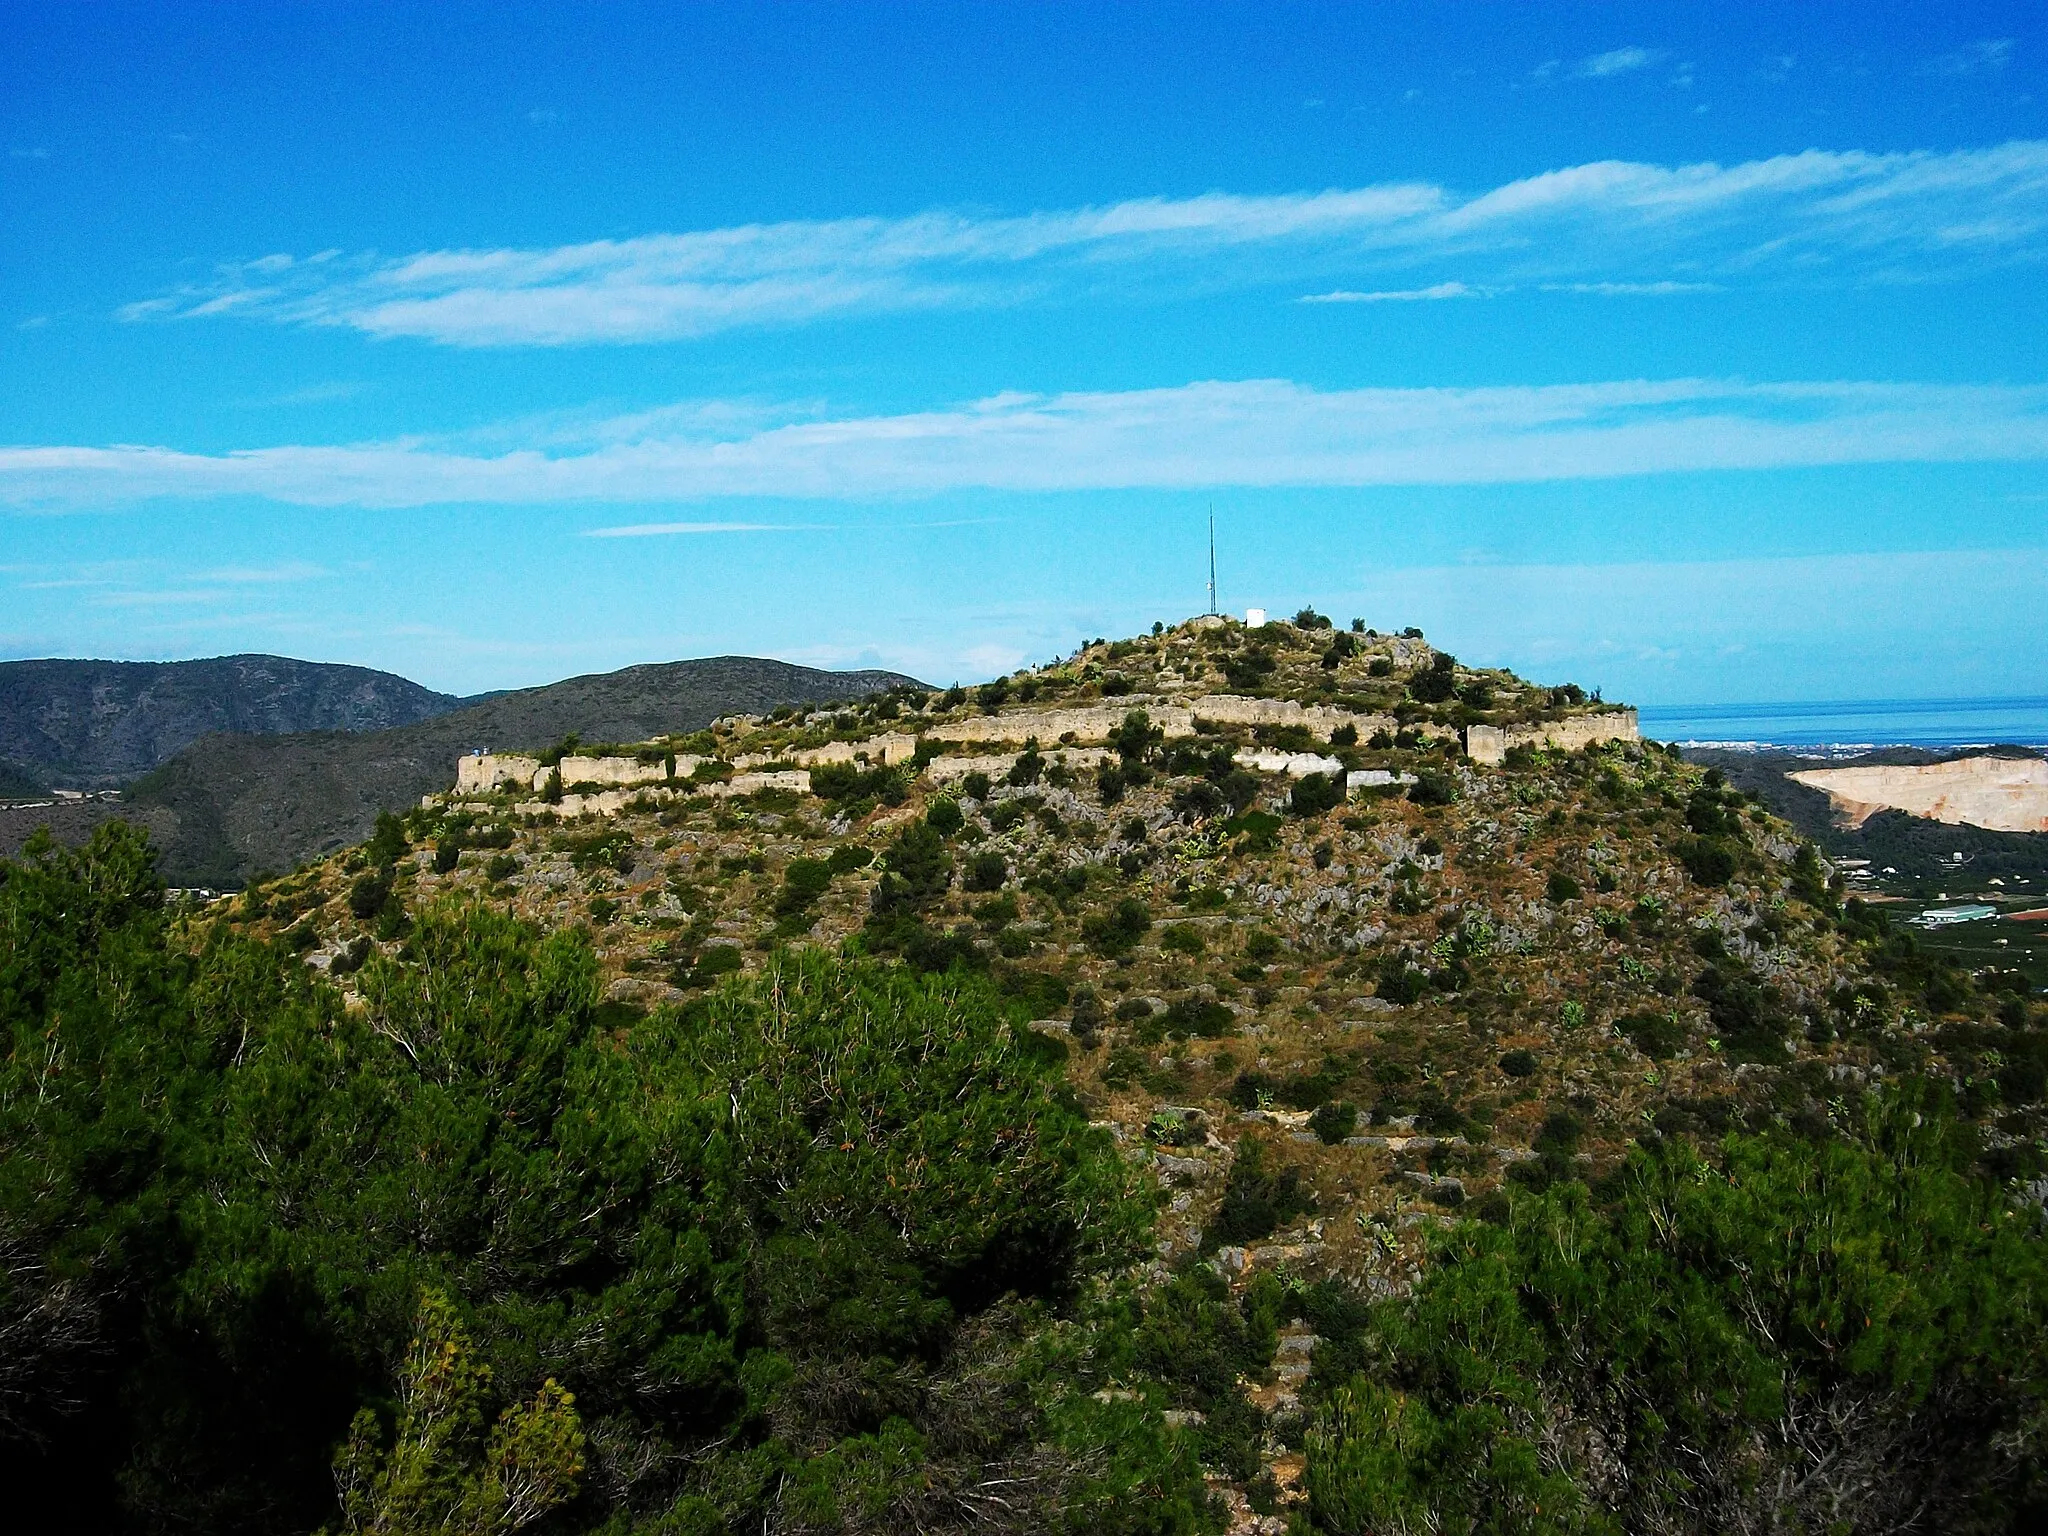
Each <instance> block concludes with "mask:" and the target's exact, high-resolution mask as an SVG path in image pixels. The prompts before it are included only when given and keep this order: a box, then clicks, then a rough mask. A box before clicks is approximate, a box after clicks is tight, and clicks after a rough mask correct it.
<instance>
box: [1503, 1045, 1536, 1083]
mask: <svg viewBox="0 0 2048 1536" xmlns="http://www.w3.org/2000/svg"><path fill="white" fill-rule="evenodd" d="M1537 1066H1538V1062H1537V1060H1536V1053H1535V1052H1534V1051H1529V1050H1523V1049H1521V1048H1519V1047H1518V1048H1516V1049H1515V1050H1512V1051H1509V1052H1508V1053H1507V1054H1506V1055H1505V1056H1503V1057H1501V1059H1500V1069H1501V1071H1503V1072H1505V1073H1507V1075H1508V1076H1509V1077H1534V1076H1535V1075H1536V1069H1537Z"/></svg>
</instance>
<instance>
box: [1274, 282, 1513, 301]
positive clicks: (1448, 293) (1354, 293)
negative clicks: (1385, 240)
mask: <svg viewBox="0 0 2048 1536" xmlns="http://www.w3.org/2000/svg"><path fill="white" fill-rule="evenodd" d="M1485 293H1486V290H1484V289H1482V288H1474V287H1472V286H1471V285H1470V284H1468V283H1459V282H1448V283H1431V284H1430V285H1429V286H1428V287H1427V288H1381V289H1377V290H1374V291H1372V292H1369V293H1360V292H1359V291H1358V290H1356V289H1354V288H1339V289H1336V290H1335V291H1334V292H1331V293H1308V294H1303V295H1302V297H1301V302H1302V303H1304V304H1388V303H1395V304H1398V303H1415V302H1418V301H1427V300H1431V299H1471V298H1484V297H1485Z"/></svg>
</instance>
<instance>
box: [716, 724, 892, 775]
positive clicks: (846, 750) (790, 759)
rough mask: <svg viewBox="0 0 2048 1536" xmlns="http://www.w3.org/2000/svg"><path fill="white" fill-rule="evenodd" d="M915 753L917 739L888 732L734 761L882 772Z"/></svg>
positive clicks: (747, 764) (749, 764) (748, 764)
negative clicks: (854, 766)
mask: <svg viewBox="0 0 2048 1536" xmlns="http://www.w3.org/2000/svg"><path fill="white" fill-rule="evenodd" d="M916 753H917V738H916V737H915V736H906V735H904V734H902V733H901V732H900V731H887V732H884V733H883V734H882V735H880V736H870V737H868V739H867V740H866V741H828V742H826V743H825V744H824V745H823V746H822V747H797V748H793V749H792V750H790V751H787V752H778V753H775V754H772V755H771V754H768V753H765V752H749V753H747V754H745V755H743V756H740V757H736V758H734V759H733V766H734V767H736V768H753V767H758V766H760V765H761V764H763V763H771V762H782V763H795V764H797V765H798V766H799V767H803V768H819V767H823V766H824V765H826V764H828V763H858V762H866V763H868V764H870V765H872V766H874V767H877V768H881V767H887V766H888V765H889V764H891V763H907V762H909V761H910V759H911V758H912V757H913V756H915V755H916ZM678 771H679V772H680V770H678Z"/></svg>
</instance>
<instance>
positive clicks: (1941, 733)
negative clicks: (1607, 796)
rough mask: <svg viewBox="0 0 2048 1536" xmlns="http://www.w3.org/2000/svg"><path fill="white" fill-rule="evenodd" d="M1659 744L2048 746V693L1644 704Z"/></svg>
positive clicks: (1819, 750)
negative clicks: (2007, 696) (2005, 696)
mask: <svg viewBox="0 0 2048 1536" xmlns="http://www.w3.org/2000/svg"><path fill="white" fill-rule="evenodd" d="M1637 717H1638V719H1639V720H1640V722H1641V724H1642V729H1643V734H1644V735H1645V736H1647V737H1649V738H1650V739H1651V740H1653V741H1675V742H1678V743H1679V744H1680V745H1682V746H1689V747H1728V748H1736V749H1749V750H1752V751H1765V750H1769V749H1771V748H1778V747H1783V748H1797V749H1798V750H1800V751H1802V752H1812V753H1814V754H1816V755H1819V756H1827V757H1833V756H1850V755H1853V754H1855V753H1857V752H1867V751H1869V750H1870V749H1871V748H1873V747H1927V748H1931V749H1951V750H1952V749H1955V748H1960V747H1984V746H2022V747H2035V748H2048V697H2042V698H2016V699H1853V700H1837V701H1834V702H1820V703H1794V704H1783V703H1779V704H1644V705H1640V706H1638V709H1637Z"/></svg>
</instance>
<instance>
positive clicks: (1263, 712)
mask: <svg viewBox="0 0 2048 1536" xmlns="http://www.w3.org/2000/svg"><path fill="white" fill-rule="evenodd" d="M1188 709H1189V711H1190V712H1191V713H1192V714H1193V715H1194V717H1195V718H1196V719H1197V720H1210V721H1214V722H1215V723H1216V724H1217V725H1250V726H1260V725H1268V726H1272V725H1298V726H1302V727H1305V728H1306V729H1307V730H1308V731H1309V732H1310V733H1311V734H1312V735H1315V736H1318V737H1320V738H1321V739H1322V740H1324V741H1328V740H1329V739H1330V732H1332V731H1334V730H1336V729H1337V727H1338V726H1340V725H1348V726H1350V727H1351V728H1352V729H1353V730H1355V731H1357V732H1358V739H1359V742H1360V743H1361V744H1363V743H1364V742H1365V741H1367V740H1368V739H1370V738H1371V736H1372V733H1373V732H1374V731H1393V730H1397V729H1399V727H1398V726H1397V725H1396V724H1395V721H1394V717H1393V716H1392V715H1361V714H1356V713H1354V712H1353V711H1351V710H1348V709H1339V708H1337V706H1336V705H1334V704H1297V703H1296V702H1295V701H1294V700H1293V699H1249V698H1244V697H1242V696H1240V695H1238V694H1232V693H1208V694H1204V695H1202V697H1200V698H1199V699H1196V700H1194V701H1193V702H1191V703H1190V704H1189V705H1188Z"/></svg>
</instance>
